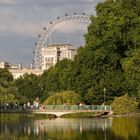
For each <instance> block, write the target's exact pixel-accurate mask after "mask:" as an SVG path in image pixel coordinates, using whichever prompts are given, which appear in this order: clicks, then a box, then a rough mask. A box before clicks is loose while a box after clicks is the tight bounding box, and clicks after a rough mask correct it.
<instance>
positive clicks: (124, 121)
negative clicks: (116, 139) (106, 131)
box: [112, 117, 140, 140]
mask: <svg viewBox="0 0 140 140" xmlns="http://www.w3.org/2000/svg"><path fill="white" fill-rule="evenodd" d="M112 131H113V132H114V133H115V135H117V136H120V137H122V138H124V139H125V140H140V135H139V133H140V118H135V117H134V118H131V117H129V118H114V121H113V124H112Z"/></svg>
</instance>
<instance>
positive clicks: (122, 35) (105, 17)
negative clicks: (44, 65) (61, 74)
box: [73, 0, 140, 103]
mask: <svg viewBox="0 0 140 140" xmlns="http://www.w3.org/2000/svg"><path fill="white" fill-rule="evenodd" d="M139 5H140V2H139V1H138V0H134V1H133V0H127V1H126V0H121V1H120V0H116V1H114V0H107V1H105V2H102V3H99V4H98V5H97V7H96V11H97V15H96V16H92V17H91V24H90V25H89V27H88V33H87V34H86V35H85V40H86V45H85V47H83V48H82V49H80V50H79V52H78V55H77V56H76V59H75V63H74V77H75V82H74V83H73V85H75V88H76V91H79V92H80V93H81V95H82V96H83V97H84V96H87V95H86V94H87V93H88V89H91V88H93V89H94V93H93V94H94V95H95V96H94V98H95V99H98V102H99V103H100V102H102V101H103V88H104V87H106V89H107V96H108V98H107V100H113V99H114V97H115V96H120V95H124V94H125V93H126V92H127V91H128V89H129V88H128V86H129V85H127V81H126V80H125V76H124V70H123V68H122V63H121V61H122V59H125V58H126V57H127V52H129V51H131V50H133V49H135V48H138V47H139V44H140V43H139V42H140V41H139V39H140V34H139V31H140V26H139V25H140V18H139V14H140V8H139ZM90 94H91V93H90ZM94 98H93V101H91V99H90V102H94ZM96 101H97V100H96Z"/></svg>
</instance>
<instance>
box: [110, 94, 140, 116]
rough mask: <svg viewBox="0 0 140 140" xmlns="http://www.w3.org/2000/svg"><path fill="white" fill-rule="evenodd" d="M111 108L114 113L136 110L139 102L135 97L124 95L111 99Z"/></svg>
mask: <svg viewBox="0 0 140 140" xmlns="http://www.w3.org/2000/svg"><path fill="white" fill-rule="evenodd" d="M112 109H113V111H114V113H115V114H126V113H131V112H136V111H138V109H139V102H138V101H137V100H136V99H135V98H132V97H129V96H128V95H124V96H121V97H118V98H116V99H115V100H114V101H113V103H112Z"/></svg>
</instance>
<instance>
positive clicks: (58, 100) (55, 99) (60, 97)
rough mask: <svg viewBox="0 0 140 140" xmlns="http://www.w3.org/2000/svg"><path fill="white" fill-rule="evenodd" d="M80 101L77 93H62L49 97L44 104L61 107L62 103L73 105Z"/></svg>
mask: <svg viewBox="0 0 140 140" xmlns="http://www.w3.org/2000/svg"><path fill="white" fill-rule="evenodd" d="M80 101H81V97H80V95H79V94H78V93H75V92H74V91H63V92H58V93H55V94H53V95H51V96H50V97H49V98H47V99H46V100H45V102H44V104H49V105H53V104H55V105H62V104H64V103H67V104H71V105H74V104H76V103H79V102H80Z"/></svg>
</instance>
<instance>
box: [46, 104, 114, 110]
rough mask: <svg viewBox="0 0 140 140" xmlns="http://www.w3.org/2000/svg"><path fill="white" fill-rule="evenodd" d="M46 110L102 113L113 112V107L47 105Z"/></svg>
mask: <svg viewBox="0 0 140 140" xmlns="http://www.w3.org/2000/svg"><path fill="white" fill-rule="evenodd" d="M45 110H58V111H80V110H89V111H92V110H93V111H102V110H108V111H111V110H112V108H111V106H108V105H106V106H103V105H82V106H80V105H46V106H45Z"/></svg>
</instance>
